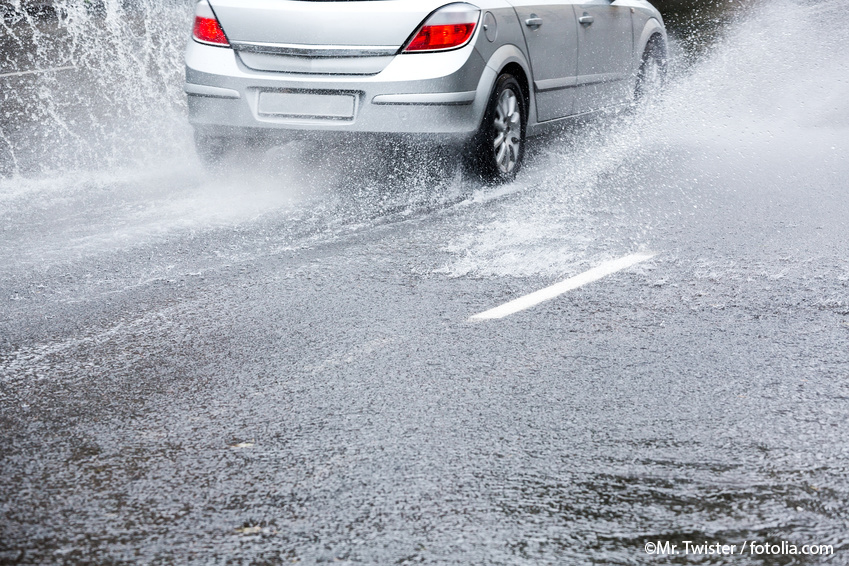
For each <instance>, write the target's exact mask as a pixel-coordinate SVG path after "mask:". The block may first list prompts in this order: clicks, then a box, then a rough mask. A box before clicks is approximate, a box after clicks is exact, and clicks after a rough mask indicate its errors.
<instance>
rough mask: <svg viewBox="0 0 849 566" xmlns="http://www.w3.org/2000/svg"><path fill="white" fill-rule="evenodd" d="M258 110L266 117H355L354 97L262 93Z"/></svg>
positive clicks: (339, 118)
mask: <svg viewBox="0 0 849 566" xmlns="http://www.w3.org/2000/svg"><path fill="white" fill-rule="evenodd" d="M258 110H259V113H260V114H264V115H266V116H288V117H292V118H325V119H331V120H346V119H351V118H353V117H354V95H352V94H313V93H304V92H261V93H259V106H258Z"/></svg>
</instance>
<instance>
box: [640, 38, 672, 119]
mask: <svg viewBox="0 0 849 566" xmlns="http://www.w3.org/2000/svg"><path fill="white" fill-rule="evenodd" d="M665 83H666V45H665V44H664V43H663V39H662V38H661V37H660V36H659V35H655V36H653V37H652V38H651V39H649V42H648V44H647V45H646V50H645V51H644V52H643V59H642V62H641V63H640V69H639V71H637V87H636V89H635V91H634V100H636V101H637V102H641V101H644V100H647V99H649V98H652V97H655V96H657V95H658V94H660V92H661V91H662V90H663V86H664V84H665Z"/></svg>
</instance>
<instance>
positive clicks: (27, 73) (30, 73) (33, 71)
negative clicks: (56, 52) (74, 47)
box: [0, 65, 77, 78]
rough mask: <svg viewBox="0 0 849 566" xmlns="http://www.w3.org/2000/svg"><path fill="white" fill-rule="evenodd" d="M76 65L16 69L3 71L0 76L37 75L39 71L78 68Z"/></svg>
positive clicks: (46, 71) (50, 71) (49, 71)
mask: <svg viewBox="0 0 849 566" xmlns="http://www.w3.org/2000/svg"><path fill="white" fill-rule="evenodd" d="M76 68H77V67H76V66H75V65H68V66H66V67H52V68H50V69H33V70H31V71H16V72H14V73H3V74H0V78H2V77H20V76H21V75H36V74H38V73H52V72H53V71H70V70H71V69H76Z"/></svg>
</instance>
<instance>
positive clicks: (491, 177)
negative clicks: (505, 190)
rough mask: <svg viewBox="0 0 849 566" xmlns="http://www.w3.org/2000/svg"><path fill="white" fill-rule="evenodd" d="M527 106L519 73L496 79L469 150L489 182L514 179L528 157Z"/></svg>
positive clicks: (471, 159)
mask: <svg viewBox="0 0 849 566" xmlns="http://www.w3.org/2000/svg"><path fill="white" fill-rule="evenodd" d="M527 125H528V108H527V103H526V101H525V96H524V94H523V92H522V87H521V85H520V84H519V81H518V80H516V77H514V76H513V75H511V74H509V73H504V74H502V75H501V76H499V77H498V79H497V80H496V81H495V87H494V88H493V90H492V95H491V96H490V98H489V103H488V104H487V108H486V112H485V113H484V117H483V121H482V122H481V126H480V130H479V131H478V133H477V135H476V136H475V138H474V139H473V140H472V143H471V147H470V148H469V151H468V163H467V165H469V166H470V167H469V168H470V169H471V170H472V172H473V173H474V174H476V175H478V176H479V177H480V178H482V179H483V180H484V181H487V182H495V183H506V182H508V181H512V180H513V179H514V178H515V177H516V174H517V173H518V172H519V169H521V167H522V160H523V159H524V157H525V130H526V128H527Z"/></svg>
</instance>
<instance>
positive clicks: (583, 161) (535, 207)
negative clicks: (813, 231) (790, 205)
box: [443, 0, 849, 277]
mask: <svg viewBox="0 0 849 566" xmlns="http://www.w3.org/2000/svg"><path fill="white" fill-rule="evenodd" d="M846 22H847V18H846V14H845V3H844V2H842V1H841V0H812V1H806V0H775V1H772V2H764V3H761V4H759V5H758V6H756V7H755V9H754V10H753V12H751V13H750V14H749V15H748V16H747V17H744V18H740V19H739V20H738V21H737V22H736V23H735V24H734V25H733V26H732V27H731V28H729V29H728V30H727V31H726V34H725V35H724V37H723V39H722V40H721V41H719V43H718V44H717V45H716V46H715V48H714V49H713V50H712V51H711V52H709V53H707V54H706V55H705V56H704V57H702V58H701V59H700V60H698V61H697V62H696V63H695V64H694V65H692V66H689V67H684V68H679V72H678V74H677V76H675V77H673V80H672V81H671V84H670V85H669V88H668V90H667V92H666V93H665V94H664V95H663V96H662V97H661V98H660V99H659V100H655V101H653V102H652V103H651V104H649V105H647V106H646V107H643V108H641V109H639V110H638V111H637V112H636V113H634V114H631V115H624V116H619V117H615V118H613V119H611V120H608V121H605V122H600V123H596V124H593V125H591V126H589V127H583V128H578V129H575V130H571V131H569V132H566V133H565V134H564V136H563V137H562V139H560V140H557V141H555V142H553V143H550V142H546V143H543V144H542V145H543V147H542V148H540V150H539V154H538V155H536V157H535V159H533V160H532V162H531V163H529V165H528V167H527V169H526V172H525V176H524V177H523V178H520V179H519V180H518V183H520V184H525V185H527V186H532V187H534V188H533V189H532V190H526V191H523V192H521V193H520V195H519V196H518V197H517V198H514V199H511V200H509V201H505V202H502V203H499V204H498V205H497V206H496V207H494V208H493V209H492V211H491V213H490V214H491V217H492V218H493V219H492V220H491V221H488V222H484V223H480V224H478V225H476V226H475V228H474V230H473V231H467V232H466V233H465V234H463V235H461V236H460V237H459V238H457V239H456V240H455V241H453V242H452V243H451V245H450V246H449V248H448V249H449V251H451V252H452V253H453V254H454V259H453V260H452V261H451V262H450V263H449V264H448V265H447V266H445V267H444V268H443V271H445V272H447V273H449V274H452V275H455V276H461V275H477V276H491V275H500V276H532V275H542V276H549V277H551V276H560V275H563V274H565V273H572V272H575V271H576V270H579V269H581V268H582V267H585V266H584V265H583V264H582V263H581V261H585V259H586V258H592V260H593V261H598V260H599V259H601V258H600V257H599V255H602V256H603V255H605V254H616V253H622V252H626V251H632V250H639V249H643V248H646V247H648V246H651V245H652V244H653V236H654V235H656V232H657V230H655V228H657V227H658V226H659V225H662V226H670V225H674V224H675V222H676V221H675V220H674V219H670V218H668V215H670V214H673V215H675V214H691V213H692V212H693V208H694V207H698V208H712V207H714V206H715V205H717V204H719V203H716V202H712V199H713V198H715V197H714V196H711V195H710V194H703V193H702V192H701V191H700V190H699V188H698V187H699V183H700V182H701V181H702V180H704V179H708V180H710V179H713V180H714V181H711V182H712V183H713V185H714V187H715V186H716V185H717V183H719V184H721V183H723V182H725V181H722V179H726V180H731V182H734V179H735V176H736V177H737V178H739V179H744V178H745V179H751V180H752V182H755V183H759V184H760V185H769V184H770V183H771V182H772V181H771V180H773V179H780V178H782V177H784V178H785V179H786V178H788V177H794V176H795V177H798V178H799V182H800V183H806V182H808V181H811V182H817V180H820V181H823V180H825V179H826V177H828V175H830V174H831V173H829V171H831V170H832V169H833V168H832V167H831V164H833V162H834V157H835V155H836V153H839V152H841V151H842V152H844V153H845V152H846V151H847V150H849V148H847V141H846V140H847V139H849V135H847V134H849V130H847V126H849V53H848V52H847V51H846V49H845V46H846V45H847V44H849V26H847V25H846ZM802 30H805V31H804V33H802ZM682 159H687V160H690V161H692V162H694V163H697V168H695V169H693V170H692V171H691V172H690V173H689V174H685V173H684V172H682V171H681V170H680V167H679V165H680V161H681V160H682ZM806 176H807V179H806V178H805V177H806ZM738 182H739V181H738ZM720 190H721V189H720ZM659 195H664V197H663V198H668V195H678V199H677V201H678V202H677V204H676V206H668V205H663V206H655V205H653V204H652V203H653V201H654V200H656V199H657V198H658V196H659Z"/></svg>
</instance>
